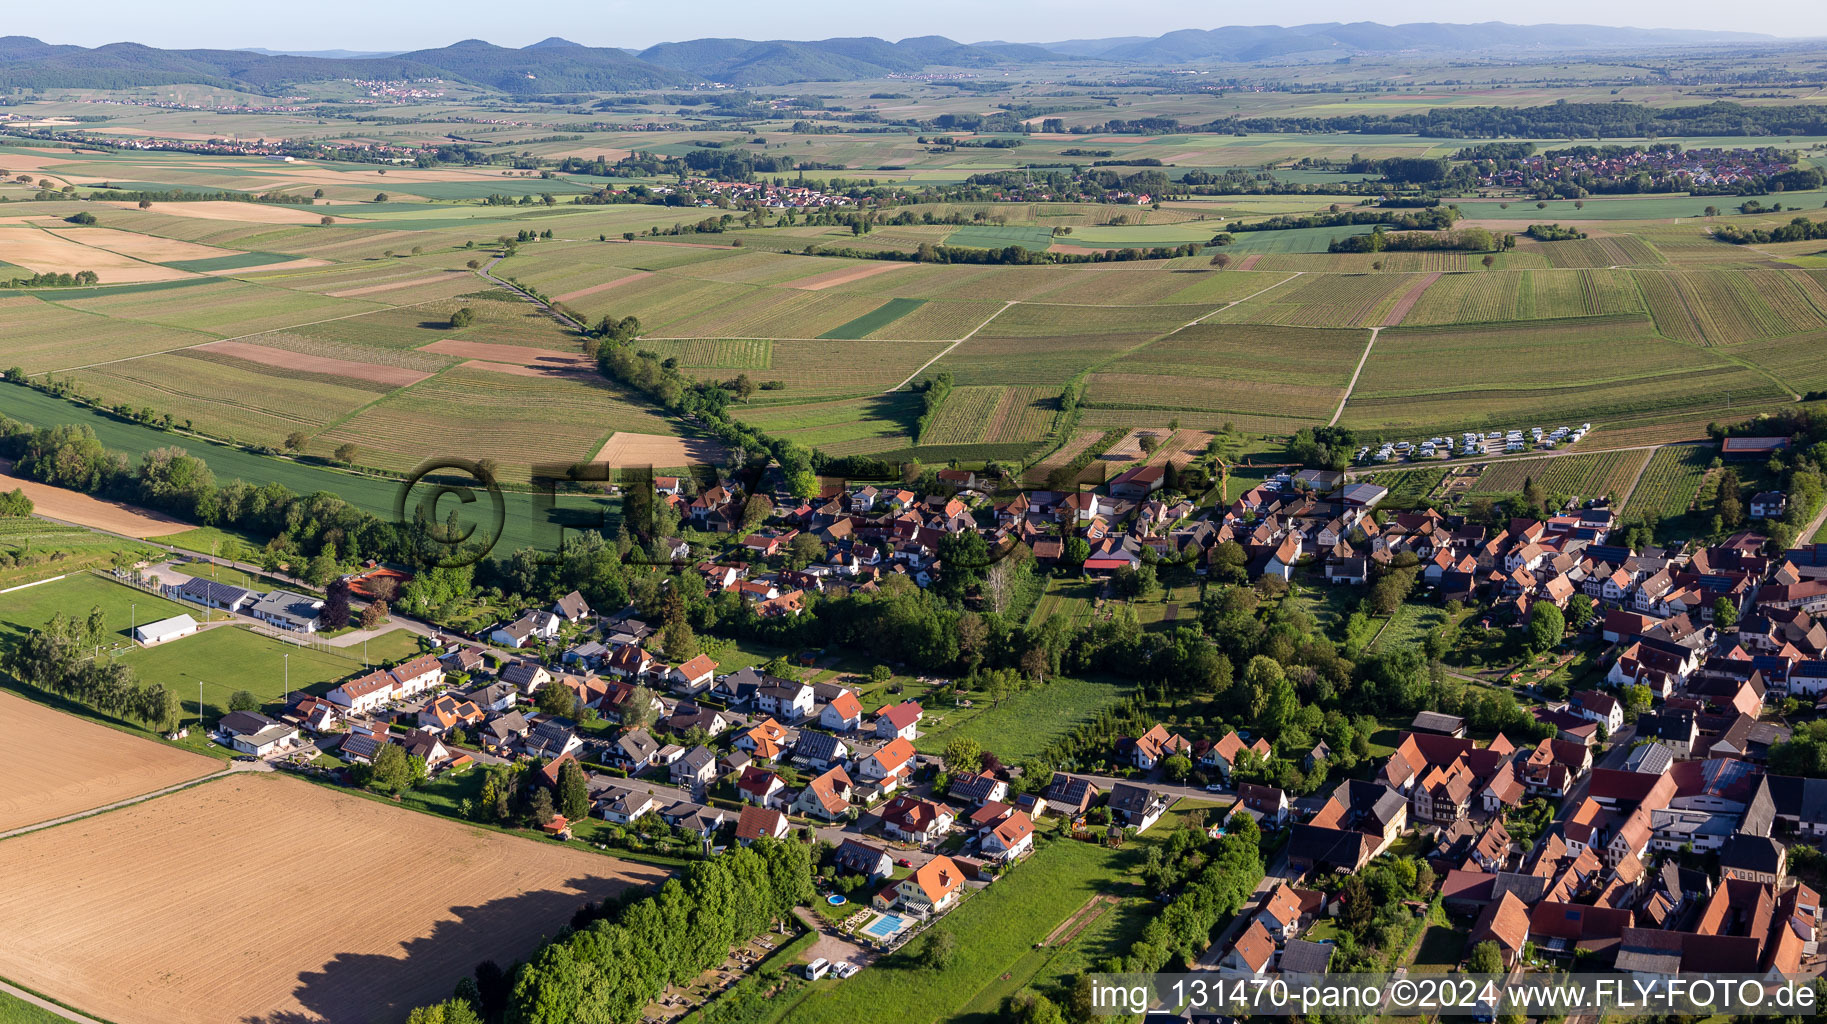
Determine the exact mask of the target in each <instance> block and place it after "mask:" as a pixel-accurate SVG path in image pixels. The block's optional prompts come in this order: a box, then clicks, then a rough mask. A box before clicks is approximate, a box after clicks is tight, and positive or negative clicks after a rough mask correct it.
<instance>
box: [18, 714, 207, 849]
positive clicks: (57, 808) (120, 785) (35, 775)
mask: <svg viewBox="0 0 1827 1024" xmlns="http://www.w3.org/2000/svg"><path fill="white" fill-rule="evenodd" d="M71 751H81V752H82V755H81V756H80V757H72V756H70V753H71ZM221 769H222V762H220V761H217V760H215V759H213V758H208V757H204V756H203V755H201V754H192V753H188V752H186V751H182V750H178V749H176V748H174V747H166V746H161V745H159V744H157V743H153V742H150V741H148V740H143V739H140V738H139V737H137V736H129V735H127V734H126V733H124V732H117V731H115V730H113V729H110V728H108V727H107V726H105V725H97V724H95V723H94V722H85V721H83V720H82V719H80V718H76V717H74V716H72V715H66V714H64V713H63V712H61V711H53V710H51V709H50V708H47V707H45V706H43V705H42V704H34V703H32V702H31V701H29V700H24V699H22V698H19V697H15V696H13V695H12V694H10V693H5V692H0V779H5V780H6V785H5V786H4V787H0V832H6V831H8V830H10V829H15V828H18V827H20V826H22V825H33V824H36V823H38V822H41V821H51V820H53V819H55V818H61V817H63V816H64V815H66V814H77V813H80V812H82V811H89V810H94V809H95V808H97V807H106V806H108V805H109V804H111V803H114V802H115V801H117V800H125V799H127V798H128V797H135V796H139V795H140V794H142V793H152V792H156V791H158V790H161V789H164V788H165V787H166V786H174V785H177V784H178V783H180V782H188V781H190V780H191V779H200V778H202V777H203V776H205V775H208V774H210V773H211V772H216V771H220V770H221Z"/></svg>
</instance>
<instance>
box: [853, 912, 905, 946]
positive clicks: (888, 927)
mask: <svg viewBox="0 0 1827 1024" xmlns="http://www.w3.org/2000/svg"><path fill="white" fill-rule="evenodd" d="M905 927H907V919H906V918H904V917H902V916H901V915H899V914H883V915H882V916H880V917H878V918H876V919H875V920H873V921H871V922H869V923H868V924H867V925H865V926H864V928H863V934H865V935H867V936H869V937H870V938H873V939H882V940H886V939H889V938H892V937H893V936H894V935H895V934H896V933H897V932H899V931H900V930H901V929H903V928H905Z"/></svg>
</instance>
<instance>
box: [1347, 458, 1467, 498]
mask: <svg viewBox="0 0 1827 1024" xmlns="http://www.w3.org/2000/svg"><path fill="white" fill-rule="evenodd" d="M1355 479H1357V480H1358V481H1360V482H1363V483H1369V484H1376V485H1377V486H1379V487H1387V488H1389V496H1390V497H1391V498H1396V499H1404V500H1418V499H1421V498H1425V497H1427V496H1428V495H1430V494H1432V493H1433V492H1434V488H1436V487H1438V486H1440V481H1442V480H1444V479H1446V467H1445V466H1423V467H1421V468H1419V469H1386V470H1379V471H1377V472H1375V473H1364V474H1361V475H1359V476H1357V477H1356V478H1355Z"/></svg>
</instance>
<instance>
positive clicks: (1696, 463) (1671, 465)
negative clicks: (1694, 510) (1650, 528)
mask: <svg viewBox="0 0 1827 1024" xmlns="http://www.w3.org/2000/svg"><path fill="white" fill-rule="evenodd" d="M1713 456H1714V447H1713V446H1712V445H1706V444H1692V445H1670V446H1669V447H1667V448H1658V449H1656V453H1655V455H1654V456H1653V457H1652V458H1651V459H1650V460H1649V466H1648V467H1647V468H1646V469H1644V471H1643V478H1642V479H1641V480H1639V481H1637V490H1636V493H1634V494H1632V495H1631V496H1630V511H1631V512H1632V513H1633V514H1635V515H1636V516H1638V517H1639V518H1645V519H1648V520H1650V521H1651V522H1654V521H1655V520H1656V519H1658V518H1665V517H1668V516H1678V515H1681V514H1682V513H1684V512H1686V511H1687V510H1688V509H1689V508H1690V507H1691V506H1692V505H1693V504H1694V496H1695V494H1696V493H1697V492H1698V491H1699V490H1700V482H1701V480H1702V479H1704V478H1705V476H1706V470H1707V467H1708V466H1709V465H1711V464H1712V461H1713Z"/></svg>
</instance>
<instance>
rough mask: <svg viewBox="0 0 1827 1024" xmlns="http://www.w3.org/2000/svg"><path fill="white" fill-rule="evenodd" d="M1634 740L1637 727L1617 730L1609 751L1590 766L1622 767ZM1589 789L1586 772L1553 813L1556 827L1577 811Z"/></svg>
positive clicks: (1589, 779) (1588, 774)
mask: <svg viewBox="0 0 1827 1024" xmlns="http://www.w3.org/2000/svg"><path fill="white" fill-rule="evenodd" d="M1636 738H1637V727H1636V726H1635V725H1634V724H1633V725H1626V726H1625V727H1624V728H1622V729H1619V730H1618V732H1617V735H1615V736H1613V737H1611V741H1610V742H1611V749H1609V750H1607V751H1606V752H1605V753H1604V754H1603V755H1601V756H1600V757H1599V759H1598V760H1597V761H1594V762H1593V763H1592V766H1593V767H1594V768H1612V769H1616V768H1622V767H1624V762H1625V761H1626V760H1628V759H1629V757H1630V745H1631V741H1632V740H1634V739H1636ZM1591 788H1592V773H1591V772H1587V773H1586V774H1584V775H1582V776H1580V780H1579V781H1578V782H1576V783H1574V784H1573V788H1572V789H1570V790H1568V791H1567V797H1566V799H1564V800H1562V801H1561V807H1560V810H1558V811H1556V812H1554V822H1555V824H1557V825H1558V824H1560V823H1561V822H1564V821H1566V820H1567V817H1568V815H1571V814H1572V813H1573V812H1574V811H1575V810H1577V809H1578V808H1579V806H1580V803H1581V802H1582V801H1584V800H1585V799H1586V793H1587V791H1588V790H1590V789H1591Z"/></svg>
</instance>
